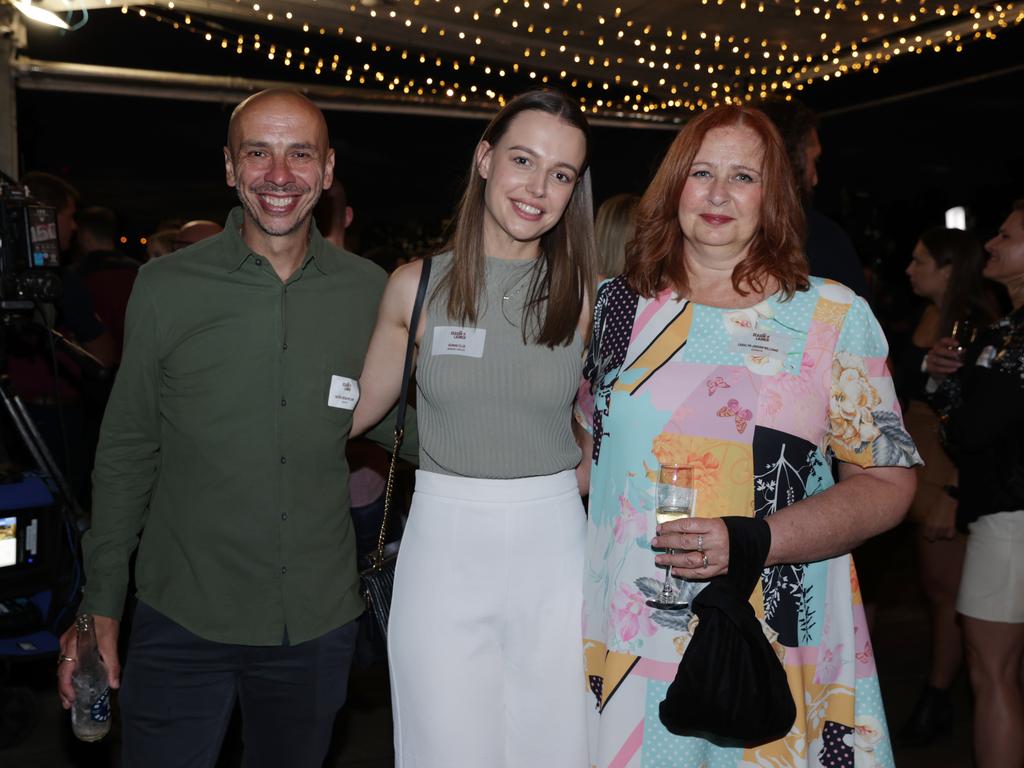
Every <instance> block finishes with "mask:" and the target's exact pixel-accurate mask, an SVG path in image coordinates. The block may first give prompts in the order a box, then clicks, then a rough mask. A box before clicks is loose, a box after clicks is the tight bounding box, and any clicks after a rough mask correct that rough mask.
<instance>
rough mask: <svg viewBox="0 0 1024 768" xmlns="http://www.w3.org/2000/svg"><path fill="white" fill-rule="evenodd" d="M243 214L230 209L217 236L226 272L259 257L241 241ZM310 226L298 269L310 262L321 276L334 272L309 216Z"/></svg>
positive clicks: (313, 222)
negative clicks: (220, 244) (220, 243)
mask: <svg viewBox="0 0 1024 768" xmlns="http://www.w3.org/2000/svg"><path fill="white" fill-rule="evenodd" d="M243 217H244V213H243V212H242V208H241V206H237V207H235V208H232V209H231V212H230V213H229V214H228V218H227V220H226V221H225V222H224V231H223V232H222V233H221V234H220V235H219V237H221V238H223V240H222V241H221V242H222V249H221V253H222V254H223V257H222V261H223V264H224V268H225V269H226V270H227V271H228V272H234V271H236V270H237V269H239V268H241V266H242V264H244V263H245V260H246V259H248V258H249V257H250V256H259V255H260V254H257V253H255V252H254V251H253V250H252V249H251V248H250V247H249V246H248V245H246V242H245V241H244V240H243V239H242V221H243ZM310 220H311V226H310V228H309V247H308V248H307V249H306V257H305V258H304V259H303V260H302V266H301V267H300V269H305V268H306V267H307V266H309V263H310V261H312V262H313V265H314V266H315V267H316V268H317V271H319V272H321V273H322V274H328V273H329V272H332V271H334V270H333V268H332V267H333V265H332V264H331V260H330V259H328V258H326V257H325V255H324V250H325V243H326V241H325V240H324V238H323V236H322V235H321V234H320V231H319V230H318V229H317V228H316V221H315V220H313V217H312V216H310Z"/></svg>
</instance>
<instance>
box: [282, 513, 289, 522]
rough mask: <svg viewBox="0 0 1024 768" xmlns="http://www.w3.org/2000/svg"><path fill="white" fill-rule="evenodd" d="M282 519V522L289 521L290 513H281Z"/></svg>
mask: <svg viewBox="0 0 1024 768" xmlns="http://www.w3.org/2000/svg"><path fill="white" fill-rule="evenodd" d="M281 519H282V520H287V519H288V513H287V512H282V513H281Z"/></svg>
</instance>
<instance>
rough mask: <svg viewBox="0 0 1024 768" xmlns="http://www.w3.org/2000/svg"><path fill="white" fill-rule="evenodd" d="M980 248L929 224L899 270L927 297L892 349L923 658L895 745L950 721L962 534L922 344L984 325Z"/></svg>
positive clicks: (991, 307) (988, 303)
mask: <svg viewBox="0 0 1024 768" xmlns="http://www.w3.org/2000/svg"><path fill="white" fill-rule="evenodd" d="M983 266H984V254H983V252H982V249H981V246H980V244H979V243H978V242H977V240H975V239H974V237H973V236H972V235H969V234H967V233H966V232H964V231H962V230H959V229H944V228H941V227H937V228H934V229H929V230H928V231H927V232H925V233H924V234H922V235H921V238H920V240H918V242H917V244H916V245H915V246H914V250H913V254H912V257H911V261H910V265H909V266H908V267H907V270H906V271H907V276H908V277H909V278H910V285H911V288H912V290H913V291H914V293H915V294H916V295H918V296H920V297H921V298H923V299H925V300H926V301H927V305H926V306H925V308H924V310H923V311H922V313H921V316H920V319H919V320H918V322H917V326H916V327H915V328H914V332H913V335H912V337H911V338H910V339H908V341H907V343H906V345H905V348H904V349H902V350H897V353H896V354H894V356H893V357H894V359H895V360H896V361H897V365H898V370H897V371H896V372H895V373H896V374H897V383H898V384H899V386H900V390H901V392H900V396H901V399H902V400H903V401H904V402H905V403H906V410H905V413H904V419H905V421H906V425H907V430H908V431H909V432H910V435H911V436H912V437H913V438H914V443H915V444H916V445H917V448H918V450H919V451H920V453H921V457H922V458H923V459H924V462H925V464H924V466H923V467H918V468H917V492H916V493H915V495H914V501H913V503H912V504H911V506H910V513H909V518H910V519H911V520H912V521H913V522H914V523H915V524H916V547H917V567H918V572H919V574H920V577H921V586H922V588H923V590H924V594H925V598H926V599H927V601H928V610H929V619H930V627H931V631H930V638H929V640H930V652H931V662H930V666H929V670H928V679H927V683H926V685H925V687H924V690H923V691H922V692H921V695H920V698H919V699H918V702H917V705H916V706H915V708H914V711H913V713H912V714H911V716H910V718H909V719H908V721H907V722H906V724H905V725H904V726H903V727H902V728H901V729H900V731H899V733H898V734H897V742H898V743H899V744H900V746H908V747H909V746H923V745H925V744H928V743H930V742H932V741H933V740H935V739H936V738H937V737H939V736H942V735H945V734H948V733H949V731H950V729H951V728H952V725H953V700H952V696H951V695H950V686H951V685H952V684H953V680H954V679H955V677H956V674H957V672H958V671H959V669H960V665H961V661H962V659H963V644H962V642H961V632H960V626H959V624H958V623H957V616H956V593H957V589H958V587H959V586H960V571H961V568H962V566H963V559H964V549H965V545H966V538H965V537H964V536H963V535H962V534H960V533H958V532H957V530H956V505H957V503H956V499H954V498H953V497H952V496H950V493H949V491H950V489H951V488H955V486H956V484H957V472H956V467H955V466H954V464H953V462H952V460H951V459H950V458H949V456H948V455H947V454H946V452H945V450H944V449H943V448H942V446H941V445H940V443H939V428H940V422H939V417H938V414H937V413H936V412H935V410H934V409H933V408H932V407H931V406H930V405H929V404H928V399H927V398H928V393H927V388H928V373H927V369H926V366H925V363H926V357H927V353H928V350H929V349H931V347H932V346H933V345H934V344H935V342H936V341H938V340H939V339H940V338H943V337H947V336H950V335H951V334H952V331H953V327H954V325H958V326H959V327H960V328H964V327H966V324H968V323H969V324H971V325H972V327H974V328H981V327H984V326H987V325H988V324H989V323H990V322H992V321H993V320H995V319H996V317H997V316H998V315H999V305H998V303H997V302H996V299H995V296H994V295H993V292H992V290H991V289H990V287H988V286H987V285H986V281H985V280H984V278H982V276H981V270H982V267H983Z"/></svg>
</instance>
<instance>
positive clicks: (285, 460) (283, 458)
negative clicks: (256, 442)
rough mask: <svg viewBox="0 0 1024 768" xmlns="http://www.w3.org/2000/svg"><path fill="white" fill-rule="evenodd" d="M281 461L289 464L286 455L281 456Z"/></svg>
mask: <svg viewBox="0 0 1024 768" xmlns="http://www.w3.org/2000/svg"><path fill="white" fill-rule="evenodd" d="M281 463H282V464H287V463H288V459H286V458H285V457H284V456H282V457H281Z"/></svg>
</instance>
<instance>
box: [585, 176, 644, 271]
mask: <svg viewBox="0 0 1024 768" xmlns="http://www.w3.org/2000/svg"><path fill="white" fill-rule="evenodd" d="M639 202H640V198H639V197H638V196H636V195H631V194H628V193H622V194H619V195H615V196H613V197H609V198H608V199H607V200H605V201H604V202H603V203H601V207H600V208H598V209H597V220H596V221H595V222H594V236H595V237H596V238H597V275H598V279H603V278H607V277H615V276H616V275H618V274H621V272H622V268H623V267H624V266H625V264H626V243H628V242H629V241H630V240H631V239H632V237H633V227H634V225H635V223H636V206H637V203H639Z"/></svg>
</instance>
